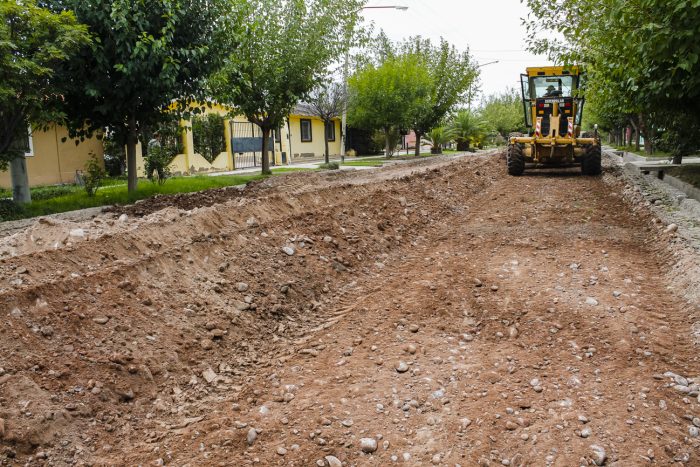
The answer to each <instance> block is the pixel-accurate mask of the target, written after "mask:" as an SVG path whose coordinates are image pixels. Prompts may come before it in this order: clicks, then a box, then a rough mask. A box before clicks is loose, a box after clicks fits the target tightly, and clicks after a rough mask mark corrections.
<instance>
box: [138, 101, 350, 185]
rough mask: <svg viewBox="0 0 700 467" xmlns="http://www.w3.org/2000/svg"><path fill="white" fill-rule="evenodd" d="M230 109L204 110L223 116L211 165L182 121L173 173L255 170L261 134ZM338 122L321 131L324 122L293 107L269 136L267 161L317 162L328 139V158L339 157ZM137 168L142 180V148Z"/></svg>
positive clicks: (213, 107) (211, 106)
mask: <svg viewBox="0 0 700 467" xmlns="http://www.w3.org/2000/svg"><path fill="white" fill-rule="evenodd" d="M231 110H232V108H231V107H227V106H224V105H220V104H216V103H210V104H209V105H208V106H207V107H206V108H205V109H204V113H203V114H204V115H207V114H211V113H216V114H218V115H221V116H222V117H224V120H223V125H222V128H221V131H222V134H223V137H224V141H225V151H223V152H221V153H220V154H219V155H218V156H217V157H216V158H215V159H214V160H213V161H212V162H211V163H210V162H209V161H207V160H206V159H205V158H204V157H203V156H202V155H201V153H200V152H199V148H197V147H195V145H194V138H193V134H192V122H191V121H188V120H183V121H181V122H180V126H181V127H182V129H183V131H182V136H181V138H182V147H183V153H182V154H178V155H176V156H175V158H174V159H173V161H172V163H171V164H170V170H171V172H172V173H173V174H175V175H179V174H195V173H200V172H221V171H229V170H233V169H241V168H247V167H257V166H259V165H260V164H261V155H262V153H261V150H262V148H261V147H262V133H261V130H260V128H259V127H258V126H257V125H255V124H253V123H251V122H249V121H248V120H247V119H246V118H245V117H243V116H242V115H236V116H235V117H233V118H231V117H228V115H230V114H231ZM340 131H341V130H340V119H339V118H337V119H335V120H334V122H333V125H331V126H329V127H328V128H327V129H324V124H323V121H322V120H321V119H320V118H318V117H315V116H313V114H312V112H311V111H310V110H309V108H308V106H307V105H305V104H299V105H297V106H296V107H295V109H294V110H293V112H292V114H291V115H290V116H289V118H288V119H287V122H286V123H285V124H284V125H282V127H281V128H280V129H279V130H277V131H274V132H273V134H272V135H271V140H272V142H271V143H270V146H269V151H270V153H269V154H270V159H271V162H272V164H273V165H287V164H290V163H292V162H302V161H309V160H319V159H322V158H323V155H324V153H325V144H324V138H328V151H329V154H330V155H331V157H333V156H339V155H340ZM136 156H137V157H136V167H137V170H138V175H139V176H140V177H145V176H146V173H145V170H144V166H145V162H144V158H143V155H142V151H141V145H139V146H138V147H137V151H136Z"/></svg>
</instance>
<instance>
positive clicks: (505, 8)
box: [362, 0, 550, 94]
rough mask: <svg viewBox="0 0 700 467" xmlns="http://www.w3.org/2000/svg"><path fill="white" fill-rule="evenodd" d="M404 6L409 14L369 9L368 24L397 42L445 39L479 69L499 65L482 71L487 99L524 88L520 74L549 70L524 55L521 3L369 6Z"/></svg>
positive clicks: (392, 0) (384, 0)
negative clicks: (471, 58)
mask: <svg viewBox="0 0 700 467" xmlns="http://www.w3.org/2000/svg"><path fill="white" fill-rule="evenodd" d="M383 5H401V6H407V7H408V10H406V11H398V10H381V9H377V10H374V9H367V10H364V11H363V12H362V15H363V16H364V18H365V21H368V22H369V21H371V22H373V23H374V25H375V28H376V29H377V30H379V29H383V30H384V32H385V33H386V34H387V35H388V36H389V38H390V39H392V40H394V41H396V40H401V39H404V38H407V37H409V36H413V35H421V36H423V37H429V38H430V39H431V40H433V41H438V40H439V38H440V36H442V37H444V38H445V39H447V40H448V41H449V42H450V43H452V44H454V45H455V46H456V47H457V48H458V49H461V50H464V49H466V48H467V47H468V48H469V50H470V51H471V53H472V55H473V56H474V57H475V58H476V60H477V62H478V63H488V62H492V61H494V60H498V61H499V62H498V63H496V64H492V65H486V66H484V67H483V68H481V89H482V92H483V93H485V94H492V93H495V92H501V91H503V90H505V88H506V87H508V86H515V87H518V88H519V86H520V85H519V80H520V73H524V72H525V68H526V67H528V66H538V65H546V64H550V62H549V61H548V60H547V59H546V57H542V56H535V55H533V54H531V53H529V52H527V51H525V47H526V44H525V36H526V34H525V27H524V26H522V25H521V18H524V17H526V16H527V13H528V9H527V6H525V5H523V4H522V3H520V0H369V1H368V2H367V6H383Z"/></svg>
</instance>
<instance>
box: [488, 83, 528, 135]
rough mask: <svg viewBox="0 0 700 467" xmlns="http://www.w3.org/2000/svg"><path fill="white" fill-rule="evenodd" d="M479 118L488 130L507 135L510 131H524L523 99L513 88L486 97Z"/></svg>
mask: <svg viewBox="0 0 700 467" xmlns="http://www.w3.org/2000/svg"><path fill="white" fill-rule="evenodd" d="M479 114H480V116H481V118H482V119H483V120H484V121H485V122H486V124H487V126H488V128H489V129H490V130H493V131H496V132H498V133H499V134H500V135H501V136H503V137H507V136H508V135H509V134H510V133H512V132H521V133H524V132H525V131H526V129H527V128H526V126H525V115H524V110H523V101H522V96H521V95H520V91H517V90H515V89H513V88H509V89H507V90H506V91H505V92H503V93H500V94H492V95H490V96H488V97H487V98H486V100H485V101H484V103H483V105H482V107H481V110H480V111H479Z"/></svg>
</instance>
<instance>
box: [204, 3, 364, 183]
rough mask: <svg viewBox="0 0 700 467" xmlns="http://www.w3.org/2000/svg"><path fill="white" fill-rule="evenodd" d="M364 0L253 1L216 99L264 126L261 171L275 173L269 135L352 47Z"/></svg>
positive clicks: (216, 83)
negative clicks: (352, 28)
mask: <svg viewBox="0 0 700 467" xmlns="http://www.w3.org/2000/svg"><path fill="white" fill-rule="evenodd" d="M362 3H363V2H362V1H361V0H307V1H303V0H287V1H283V2H280V1H278V0H249V1H248V5H247V8H246V10H245V15H244V21H243V22H244V27H243V31H242V34H241V36H240V37H239V38H238V42H237V48H236V51H235V53H234V54H232V55H231V56H230V57H229V58H228V59H227V60H226V64H225V66H224V67H223V69H222V70H221V72H220V73H218V74H217V75H216V77H215V78H214V88H215V95H216V98H217V100H219V101H221V102H224V103H228V104H233V105H234V106H235V107H236V108H237V111H240V112H241V113H243V114H244V115H245V116H246V118H247V119H248V120H249V121H251V122H253V123H255V124H256V125H258V126H259V127H260V129H261V130H262V135H263V138H262V154H263V157H262V173H264V174H269V173H270V160H269V157H268V144H267V142H268V140H269V138H270V134H271V132H272V130H274V129H276V128H279V127H280V126H281V125H282V123H283V122H284V120H285V119H286V118H287V117H288V116H289V114H290V112H291V110H292V108H293V107H294V105H296V104H297V102H299V101H300V100H303V99H305V98H307V97H308V95H309V93H310V92H311V91H312V89H314V87H315V86H317V85H318V84H320V83H321V82H322V81H323V79H324V77H325V76H326V74H327V70H328V68H329V67H330V66H331V65H332V64H333V63H334V62H336V61H337V60H340V59H341V57H343V55H344V52H345V51H346V50H347V48H348V47H349V46H350V43H349V42H348V41H347V40H346V38H347V36H348V35H347V29H348V28H349V27H350V26H351V25H353V24H355V22H356V18H357V13H358V11H359V9H360V7H361V6H362Z"/></svg>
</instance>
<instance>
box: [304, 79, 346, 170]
mask: <svg viewBox="0 0 700 467" xmlns="http://www.w3.org/2000/svg"><path fill="white" fill-rule="evenodd" d="M346 103H347V99H346V94H345V90H344V89H343V85H342V84H340V83H336V82H331V83H330V84H324V85H321V86H318V87H316V89H314V90H313V91H312V92H311V95H310V96H309V99H308V109H309V110H310V111H311V113H312V114H313V115H314V116H316V117H318V118H320V119H321V120H323V126H324V127H325V128H326V131H328V130H327V129H328V127H329V126H331V125H335V123H334V119H336V118H338V117H340V116H341V114H342V113H343V109H344V108H345V105H346ZM323 141H324V143H325V153H324V157H325V161H326V164H328V163H329V162H330V161H329V153H328V137H327V135H324V137H323Z"/></svg>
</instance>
